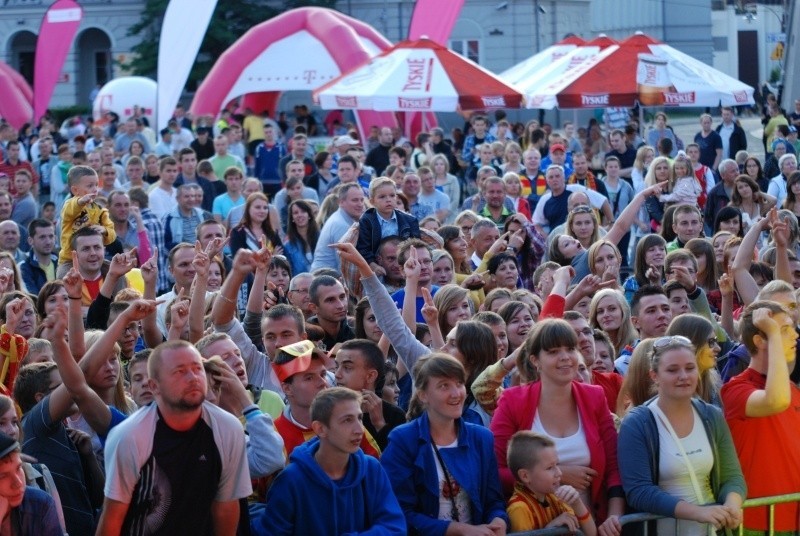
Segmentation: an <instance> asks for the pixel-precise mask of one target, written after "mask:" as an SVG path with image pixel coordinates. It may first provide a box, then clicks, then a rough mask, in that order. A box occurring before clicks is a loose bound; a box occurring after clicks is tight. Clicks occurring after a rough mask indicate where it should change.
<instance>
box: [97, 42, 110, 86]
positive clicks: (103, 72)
mask: <svg viewBox="0 0 800 536" xmlns="http://www.w3.org/2000/svg"><path fill="white" fill-rule="evenodd" d="M108 56H109V53H108V51H106V50H102V51H98V52H95V53H94V64H95V81H96V82H97V83H98V84H100V85H101V86H102V85H104V84H105V83H106V82H108V77H109V73H110V72H111V69H110V67H111V66H110V65H109V57H108Z"/></svg>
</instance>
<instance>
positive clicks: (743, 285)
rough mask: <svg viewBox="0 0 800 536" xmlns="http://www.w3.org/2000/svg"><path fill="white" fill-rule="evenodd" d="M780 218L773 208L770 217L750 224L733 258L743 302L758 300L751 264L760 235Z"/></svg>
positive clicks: (733, 269) (736, 284)
mask: <svg viewBox="0 0 800 536" xmlns="http://www.w3.org/2000/svg"><path fill="white" fill-rule="evenodd" d="M777 218H778V214H777V211H776V210H771V211H770V213H769V215H768V217H766V218H764V219H762V220H760V221H759V222H758V223H756V224H755V225H752V226H750V229H749V230H748V231H747V234H746V235H744V238H743V239H742V244H741V246H739V251H737V252H736V257H735V258H734V259H733V265H732V266H731V268H732V272H733V279H734V283H735V286H736V290H738V291H739V297H740V298H741V301H742V303H752V302H754V301H755V300H756V296H757V295H758V285H756V280H755V279H753V276H752V275H750V264H751V263H752V262H753V251H755V249H756V244H757V243H758V237H759V235H760V234H761V233H762V232H763V231H766V230H767V229H769V227H770V222H771V221H775V220H777ZM723 268H724V267H723Z"/></svg>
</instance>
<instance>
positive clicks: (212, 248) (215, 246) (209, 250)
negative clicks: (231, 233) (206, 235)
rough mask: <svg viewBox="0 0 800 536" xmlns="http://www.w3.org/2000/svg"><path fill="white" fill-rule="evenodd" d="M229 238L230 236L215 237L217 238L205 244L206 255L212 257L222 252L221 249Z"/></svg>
mask: <svg viewBox="0 0 800 536" xmlns="http://www.w3.org/2000/svg"><path fill="white" fill-rule="evenodd" d="M229 240H230V237H225V238H219V237H217V238H214V239H212V240H211V241H210V242H209V243H208V244H207V245H206V254H207V255H208V258H210V259H213V258H214V257H216V256H217V255H219V254H220V253H222V250H223V249H225V246H227V245H228V241H229Z"/></svg>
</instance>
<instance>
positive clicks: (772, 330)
mask: <svg viewBox="0 0 800 536" xmlns="http://www.w3.org/2000/svg"><path fill="white" fill-rule="evenodd" d="M753 325H754V326H755V327H757V328H758V329H760V330H761V331H763V332H764V333H766V334H767V335H770V334H778V333H780V326H779V325H778V323H777V322H776V321H775V320H774V319H773V318H772V311H770V310H769V309H756V310H755V311H753Z"/></svg>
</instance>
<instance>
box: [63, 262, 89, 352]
mask: <svg viewBox="0 0 800 536" xmlns="http://www.w3.org/2000/svg"><path fill="white" fill-rule="evenodd" d="M72 256H73V259H74V257H76V254H75V252H73V253H72ZM72 266H73V268H71V269H70V271H69V272H67V275H65V276H64V278H63V280H62V281H64V289H65V290H66V291H67V298H69V319H68V322H67V325H68V332H69V349H70V351H71V352H72V357H74V358H75V359H77V360H78V361H80V360H81V358H82V357H83V355H84V354H85V353H86V340H85V338H84V329H83V305H82V297H81V294H82V292H83V277H81V274H80V272H78V270H77V268H75V267H76V266H77V264H75V262H73V264H72Z"/></svg>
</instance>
